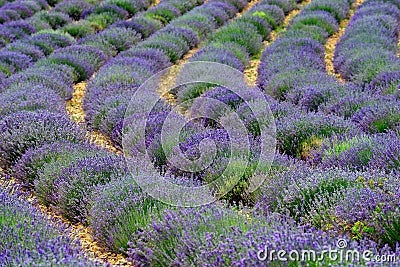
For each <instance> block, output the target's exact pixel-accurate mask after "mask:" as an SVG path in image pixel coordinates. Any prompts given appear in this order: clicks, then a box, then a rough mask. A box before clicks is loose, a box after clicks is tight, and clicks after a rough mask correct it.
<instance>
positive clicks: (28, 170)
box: [12, 142, 106, 190]
mask: <svg viewBox="0 0 400 267" xmlns="http://www.w3.org/2000/svg"><path fill="white" fill-rule="evenodd" d="M96 154H106V151H105V150H103V149H101V148H99V147H96V146H94V145H90V144H88V143H83V142H82V143H78V144H75V143H68V142H56V143H50V144H45V145H43V146H40V147H32V148H30V149H29V150H27V151H26V152H25V153H24V154H23V155H22V157H21V159H20V160H18V162H17V163H16V164H15V165H14V167H13V170H12V171H13V177H14V178H16V179H18V180H19V181H21V182H22V183H23V184H24V185H25V186H28V187H33V185H34V184H35V183H36V185H37V186H38V185H39V183H42V181H36V180H37V179H38V178H43V175H40V177H38V176H39V172H41V171H42V172H43V168H45V169H47V170H50V169H51V170H52V173H53V174H54V173H55V172H56V170H57V168H56V167H55V166H61V165H62V166H64V167H66V166H68V165H69V164H72V162H74V161H76V160H77V159H79V158H82V157H86V156H90V155H93V156H94V155H96ZM49 165H52V167H50V166H49ZM45 173H46V174H49V173H48V172H46V171H45ZM43 182H44V181H43ZM50 184H51V183H49V178H48V177H47V179H46V182H45V183H43V186H44V187H50ZM36 190H38V188H36Z"/></svg>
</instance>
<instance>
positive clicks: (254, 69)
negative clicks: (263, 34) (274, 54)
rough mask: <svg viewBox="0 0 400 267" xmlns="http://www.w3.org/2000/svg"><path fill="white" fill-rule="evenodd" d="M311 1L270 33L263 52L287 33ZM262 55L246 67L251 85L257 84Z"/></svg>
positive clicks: (308, 0)
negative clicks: (288, 28)
mask: <svg viewBox="0 0 400 267" xmlns="http://www.w3.org/2000/svg"><path fill="white" fill-rule="evenodd" d="M310 2H311V0H305V1H303V2H301V3H300V4H298V5H297V9H295V10H292V11H291V12H290V13H289V14H288V15H287V16H286V17H285V20H284V21H283V24H282V25H281V26H280V27H278V28H277V29H275V30H273V31H271V33H270V38H269V40H266V41H264V47H263V48H262V50H261V51H264V50H265V48H266V47H267V46H268V45H269V44H271V43H272V42H274V41H275V40H276V39H277V38H278V37H279V36H280V35H281V34H282V33H283V32H285V31H286V28H287V27H288V26H289V23H290V21H291V20H292V19H293V18H294V17H295V16H297V14H299V12H300V10H301V9H302V7H303V6H305V5H307V4H308V3H310ZM261 53H262V52H260V54H259V55H257V56H255V57H254V58H253V59H252V60H250V63H249V65H248V66H247V67H246V69H245V70H244V74H245V77H246V82H247V83H248V84H249V85H251V86H255V85H256V82H257V77H258V66H259V65H260V58H261Z"/></svg>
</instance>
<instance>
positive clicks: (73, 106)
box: [66, 82, 122, 154]
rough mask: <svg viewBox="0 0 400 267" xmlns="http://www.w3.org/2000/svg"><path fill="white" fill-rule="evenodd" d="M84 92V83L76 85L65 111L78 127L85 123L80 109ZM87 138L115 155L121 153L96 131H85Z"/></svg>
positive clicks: (83, 113) (82, 111)
mask: <svg viewBox="0 0 400 267" xmlns="http://www.w3.org/2000/svg"><path fill="white" fill-rule="evenodd" d="M85 91H86V82H80V83H77V84H76V85H75V86H74V92H73V94H72V99H71V100H69V101H67V105H66V109H67V112H68V114H69V116H70V118H71V119H72V120H74V121H75V122H76V123H77V124H78V125H81V126H82V125H83V124H84V122H85V111H84V110H83V107H82V102H83V98H84V96H85ZM86 136H87V138H88V139H89V140H90V142H91V143H94V144H96V145H98V146H100V147H105V148H106V149H108V150H110V151H112V152H115V153H117V154H120V153H122V152H121V151H120V150H119V149H117V148H116V147H115V146H113V144H112V143H111V141H110V140H109V139H108V138H107V137H106V136H104V135H103V134H101V133H99V132H96V131H87V132H86Z"/></svg>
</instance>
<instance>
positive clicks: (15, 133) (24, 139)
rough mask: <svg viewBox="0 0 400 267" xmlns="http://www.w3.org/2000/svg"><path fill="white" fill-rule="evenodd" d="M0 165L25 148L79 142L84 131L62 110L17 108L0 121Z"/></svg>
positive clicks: (4, 164) (17, 155)
mask: <svg viewBox="0 0 400 267" xmlns="http://www.w3.org/2000/svg"><path fill="white" fill-rule="evenodd" d="M0 129H1V131H0V132H1V133H0V154H1V160H0V165H1V166H2V167H9V166H10V165H12V164H14V163H15V162H16V161H17V160H18V159H19V158H20V157H21V156H22V154H24V153H25V151H26V150H28V149H29V148H32V147H35V146H40V145H43V144H46V143H50V142H55V141H70V142H80V141H82V140H84V133H83V132H82V131H81V129H79V128H78V126H77V125H76V124H75V123H74V122H72V121H71V120H69V118H67V117H66V116H65V115H64V114H56V113H49V112H47V111H44V112H43V111H42V112H40V113H35V112H27V111H21V112H18V113H14V114H12V115H10V116H8V117H5V118H3V119H2V120H1V121H0Z"/></svg>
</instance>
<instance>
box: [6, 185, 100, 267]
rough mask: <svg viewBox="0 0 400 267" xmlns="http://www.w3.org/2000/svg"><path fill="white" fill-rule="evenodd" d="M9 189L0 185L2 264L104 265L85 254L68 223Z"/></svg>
mask: <svg viewBox="0 0 400 267" xmlns="http://www.w3.org/2000/svg"><path fill="white" fill-rule="evenodd" d="M17 192H18V191H17ZM10 193H11V191H10V192H9V191H6V190H4V189H0V207H1V208H0V218H1V231H0V238H1V241H2V242H1V244H0V265H1V266H71V267H73V266H82V267H83V266H104V265H103V264H100V263H98V262H96V261H92V260H89V259H87V258H85V256H84V253H83V252H82V251H80V248H79V247H80V245H79V242H78V241H73V240H72V239H71V238H69V237H68V235H67V233H68V229H67V228H65V226H63V225H57V224H54V222H51V219H50V218H47V217H46V216H45V215H44V214H42V212H41V211H40V210H39V209H36V208H32V207H31V204H30V203H28V202H26V201H23V200H21V199H19V198H18V195H10Z"/></svg>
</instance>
